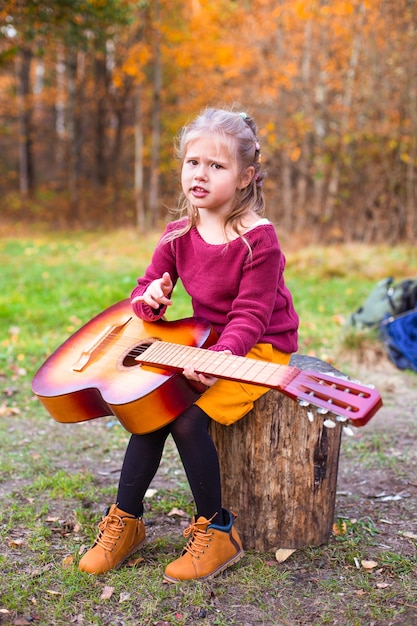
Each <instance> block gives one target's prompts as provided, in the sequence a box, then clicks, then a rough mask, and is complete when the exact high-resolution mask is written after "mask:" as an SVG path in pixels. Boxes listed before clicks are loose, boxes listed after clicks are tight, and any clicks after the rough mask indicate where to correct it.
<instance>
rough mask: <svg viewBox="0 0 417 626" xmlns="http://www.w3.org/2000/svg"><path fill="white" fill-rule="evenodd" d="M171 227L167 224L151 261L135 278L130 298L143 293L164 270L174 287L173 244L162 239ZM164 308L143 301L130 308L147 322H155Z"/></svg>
mask: <svg viewBox="0 0 417 626" xmlns="http://www.w3.org/2000/svg"><path fill="white" fill-rule="evenodd" d="M171 228H172V224H168V226H167V229H166V230H165V233H164V234H163V235H162V237H161V240H160V241H159V243H158V244H157V246H156V248H155V251H154V253H153V255H152V259H151V262H150V264H149V265H148V267H147V268H146V270H145V273H144V275H143V276H142V277H140V278H138V279H137V286H136V287H135V288H134V289H133V291H132V293H131V294H130V299H131V300H133V298H135V297H136V296H142V295H143V294H144V293H145V291H146V289H147V287H148V285H149V284H150V283H151V282H152V281H154V280H157V279H158V278H161V277H162V275H163V273H164V272H168V273H169V275H170V276H171V280H172V283H173V286H174V287H175V284H176V283H177V280H178V273H177V268H176V263H175V254H174V247H175V244H174V243H173V242H168V243H164V242H163V241H162V239H163V237H164V235H165V234H166V233H167V232H169V231H170V229H171ZM166 309H167V307H166V306H160V307H159V309H153V308H152V307H150V306H149V305H148V304H145V303H143V302H135V303H134V304H132V310H133V312H134V313H135V315H137V316H138V317H140V318H141V319H143V320H145V321H147V322H155V321H156V320H158V319H160V318H161V317H163V315H164V314H165V311H166Z"/></svg>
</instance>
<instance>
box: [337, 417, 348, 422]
mask: <svg viewBox="0 0 417 626" xmlns="http://www.w3.org/2000/svg"><path fill="white" fill-rule="evenodd" d="M348 419H349V418H348V417H345V416H344V415H336V421H337V422H342V423H343V422H347V421H348Z"/></svg>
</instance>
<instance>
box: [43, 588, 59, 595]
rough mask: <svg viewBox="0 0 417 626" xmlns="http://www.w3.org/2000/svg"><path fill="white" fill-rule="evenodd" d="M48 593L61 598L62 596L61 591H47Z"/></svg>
mask: <svg viewBox="0 0 417 626" xmlns="http://www.w3.org/2000/svg"><path fill="white" fill-rule="evenodd" d="M46 593H50V594H51V596H59V595H60V593H59V591H54V589H47V590H46Z"/></svg>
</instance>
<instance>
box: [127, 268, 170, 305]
mask: <svg viewBox="0 0 417 626" xmlns="http://www.w3.org/2000/svg"><path fill="white" fill-rule="evenodd" d="M172 289H173V284H172V280H171V276H170V275H169V273H168V272H164V274H163V275H162V278H157V279H156V280H153V281H152V282H151V283H150V284H149V285H148V287H147V289H146V291H145V293H144V294H143V295H141V296H136V297H135V298H133V300H132V302H131V304H135V302H144V303H145V304H148V305H149V306H150V307H152V309H159V307H160V306H161V305H162V306H171V304H172V300H171V299H170V298H169V297H168V296H169V295H170V294H171V291H172Z"/></svg>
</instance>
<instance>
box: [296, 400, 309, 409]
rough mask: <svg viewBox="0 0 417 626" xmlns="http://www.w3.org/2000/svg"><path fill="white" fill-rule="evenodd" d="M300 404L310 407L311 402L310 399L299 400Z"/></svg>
mask: <svg viewBox="0 0 417 626" xmlns="http://www.w3.org/2000/svg"><path fill="white" fill-rule="evenodd" d="M298 404H299V405H300V406H302V407H308V406H310V402H309V401H308V400H299V401H298Z"/></svg>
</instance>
